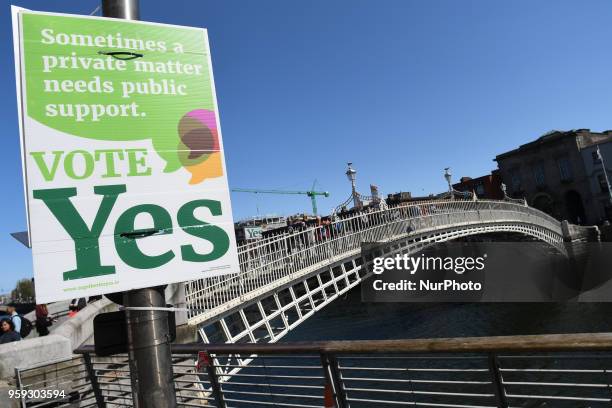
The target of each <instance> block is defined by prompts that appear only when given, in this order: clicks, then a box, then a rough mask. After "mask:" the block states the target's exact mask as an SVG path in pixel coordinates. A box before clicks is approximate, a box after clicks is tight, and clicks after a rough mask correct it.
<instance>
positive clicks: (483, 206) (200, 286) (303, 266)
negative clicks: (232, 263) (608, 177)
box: [186, 200, 564, 342]
mask: <svg viewBox="0 0 612 408" xmlns="http://www.w3.org/2000/svg"><path fill="white" fill-rule="evenodd" d="M493 232H514V233H520V234H525V235H529V236H532V237H535V238H537V239H539V240H542V241H544V242H547V243H549V244H551V245H553V246H555V247H557V248H558V249H559V250H560V251H564V247H563V232H562V228H561V223H560V222H559V221H557V220H555V219H554V218H552V217H550V216H549V215H547V214H545V213H543V212H541V211H539V210H536V209H534V208H531V207H528V206H526V205H525V204H524V203H522V202H521V203H518V202H510V201H487V200H480V201H467V200H447V201H430V202H424V203H419V204H411V205H404V206H397V207H392V208H387V209H381V210H379V211H372V212H367V213H360V214H356V215H353V216H351V217H348V218H343V219H337V220H335V222H333V223H332V224H331V225H327V226H322V227H318V228H310V229H306V230H303V231H298V232H294V233H292V234H280V235H278V236H274V237H270V238H266V239H265V240H261V241H258V242H257V243H255V244H248V245H244V246H242V247H240V249H239V257H240V266H241V270H240V272H239V273H236V274H231V275H226V276H223V277H216V278H207V279H201V280H197V281H192V282H189V283H188V284H186V301H187V306H188V308H189V309H191V310H192V311H191V312H190V314H189V323H190V324H192V325H197V326H198V327H199V333H200V335H201V337H202V339H203V341H204V342H276V341H278V340H279V339H281V338H282V337H283V336H284V335H285V334H287V333H288V332H289V331H290V330H293V329H294V328H295V327H297V326H298V325H299V324H300V323H301V322H303V321H304V320H306V319H307V318H309V317H310V316H312V315H314V313H316V312H317V311H318V310H321V309H322V308H323V307H325V306H327V305H328V304H330V303H331V302H333V301H334V300H335V299H336V298H337V297H338V296H342V295H344V294H345V293H346V292H348V291H349V290H350V289H351V288H353V287H355V286H357V285H359V284H360V282H361V281H362V280H363V279H365V278H366V277H367V276H366V275H365V268H362V265H361V262H362V261H361V247H360V246H361V243H362V242H380V243H381V244H382V246H383V247H384V248H385V249H386V251H388V252H387V253H393V252H394V251H395V252H398V251H399V252H401V251H410V252H414V251H419V250H421V249H424V248H425V247H427V246H429V245H433V244H435V243H438V242H444V241H449V240H453V239H458V238H461V237H467V236H470V235H477V234H486V233H493ZM385 244H388V245H385Z"/></svg>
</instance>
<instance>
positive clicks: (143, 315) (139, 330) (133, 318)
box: [123, 286, 176, 408]
mask: <svg viewBox="0 0 612 408" xmlns="http://www.w3.org/2000/svg"><path fill="white" fill-rule="evenodd" d="M123 299H124V304H125V306H126V307H128V308H129V307H130V306H131V307H143V306H144V307H146V306H149V307H164V306H165V305H166V302H165V296H164V287H163V286H158V287H155V288H145V289H137V290H132V291H129V292H124V294H123ZM126 324H127V328H128V330H127V331H128V354H129V360H130V378H131V381H132V393H133V398H134V406H135V407H137V408H170V407H176V393H175V390H174V380H173V375H174V374H173V372H172V352H171V350H170V330H169V327H168V312H166V311H161V310H129V309H127V310H126Z"/></svg>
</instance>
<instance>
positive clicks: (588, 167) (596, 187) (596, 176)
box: [581, 138, 612, 220]
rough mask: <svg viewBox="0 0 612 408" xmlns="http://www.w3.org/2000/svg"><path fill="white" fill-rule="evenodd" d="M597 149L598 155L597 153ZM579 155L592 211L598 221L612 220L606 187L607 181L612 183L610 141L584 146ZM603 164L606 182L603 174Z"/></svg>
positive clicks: (608, 191)
mask: <svg viewBox="0 0 612 408" xmlns="http://www.w3.org/2000/svg"><path fill="white" fill-rule="evenodd" d="M598 147H599V152H600V153H599V154H598V153H597V148H598ZM581 153H582V160H583V162H584V167H585V171H586V175H587V178H588V179H589V186H590V188H591V194H592V199H593V211H595V213H596V215H597V216H598V217H599V219H600V220H612V201H611V196H610V189H609V186H608V181H610V182H612V141H610V139H609V138H608V141H604V142H602V143H593V144H590V145H586V146H584V147H583V148H582V150H581ZM600 154H601V158H600V156H599V155H600ZM602 159H603V161H602ZM604 164H605V166H606V171H607V173H608V180H606V176H605V173H604Z"/></svg>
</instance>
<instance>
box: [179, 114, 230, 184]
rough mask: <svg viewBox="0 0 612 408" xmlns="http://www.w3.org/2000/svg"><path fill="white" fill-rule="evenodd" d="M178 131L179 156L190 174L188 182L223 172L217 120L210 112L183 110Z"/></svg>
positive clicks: (200, 180)
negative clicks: (185, 111) (183, 113)
mask: <svg viewBox="0 0 612 408" xmlns="http://www.w3.org/2000/svg"><path fill="white" fill-rule="evenodd" d="M178 134H179V138H180V143H179V148H178V149H177V151H178V156H179V160H180V161H181V163H182V165H183V166H184V167H185V169H186V170H187V171H188V172H190V173H191V180H190V181H189V184H198V183H201V182H202V181H204V180H205V179H207V178H214V177H220V176H222V175H223V167H222V164H221V153H220V144H219V133H218V130H217V120H216V117H215V113H214V112H213V111H211V110H207V109H195V110H192V111H191V112H188V113H186V114H185V115H184V116H183V117H182V118H181V120H180V122H179V125H178Z"/></svg>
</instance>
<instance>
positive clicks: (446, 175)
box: [444, 167, 455, 200]
mask: <svg viewBox="0 0 612 408" xmlns="http://www.w3.org/2000/svg"><path fill="white" fill-rule="evenodd" d="M452 177H453V175H452V173H451V172H450V167H446V168H445V169H444V178H445V179H446V182H447V183H448V193H449V194H450V199H451V200H454V199H455V194H453V184H452V182H451V180H452Z"/></svg>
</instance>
